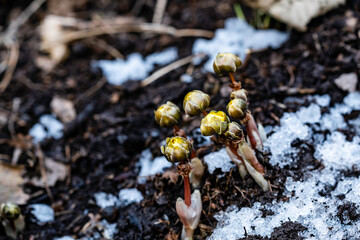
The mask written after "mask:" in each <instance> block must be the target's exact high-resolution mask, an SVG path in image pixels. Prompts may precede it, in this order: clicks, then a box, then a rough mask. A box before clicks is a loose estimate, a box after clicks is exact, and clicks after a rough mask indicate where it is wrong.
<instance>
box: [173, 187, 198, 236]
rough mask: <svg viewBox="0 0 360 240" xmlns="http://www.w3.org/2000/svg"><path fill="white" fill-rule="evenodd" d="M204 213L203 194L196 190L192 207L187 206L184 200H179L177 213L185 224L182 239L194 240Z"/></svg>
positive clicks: (192, 197) (192, 195)
mask: <svg viewBox="0 0 360 240" xmlns="http://www.w3.org/2000/svg"><path fill="white" fill-rule="evenodd" d="M201 211H202V202H201V194H200V192H199V190H195V191H194V193H193V194H191V205H190V206H187V205H186V204H185V202H184V200H183V199H181V198H178V199H177V201H176V213H177V214H178V215H179V218H180V220H181V222H182V224H183V228H182V233H181V239H182V240H185V239H187V240H190V239H193V235H194V231H195V229H196V228H197V226H198V225H199V221H200V217H201Z"/></svg>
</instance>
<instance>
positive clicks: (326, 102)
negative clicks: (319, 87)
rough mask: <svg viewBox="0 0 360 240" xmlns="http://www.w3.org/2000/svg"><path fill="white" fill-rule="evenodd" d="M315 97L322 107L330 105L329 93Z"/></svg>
mask: <svg viewBox="0 0 360 240" xmlns="http://www.w3.org/2000/svg"><path fill="white" fill-rule="evenodd" d="M314 99H315V101H316V103H317V104H318V105H319V106H321V107H327V106H329V105H330V101H331V98H330V96H329V95H327V94H325V95H321V96H320V95H315V96H314Z"/></svg>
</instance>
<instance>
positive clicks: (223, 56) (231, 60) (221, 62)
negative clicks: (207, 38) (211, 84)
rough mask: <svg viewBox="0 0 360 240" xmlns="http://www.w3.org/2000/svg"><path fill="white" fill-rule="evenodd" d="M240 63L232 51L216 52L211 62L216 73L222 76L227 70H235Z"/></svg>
mask: <svg viewBox="0 0 360 240" xmlns="http://www.w3.org/2000/svg"><path fill="white" fill-rule="evenodd" d="M241 65H242V62H241V59H240V58H239V57H238V56H236V55H234V54H232V53H218V55H216V58H215V61H214V64H213V68H214V72H215V73H216V74H217V75H219V76H222V75H224V74H227V73H229V72H231V73H233V72H236V69H238V68H239V67H240V66H241Z"/></svg>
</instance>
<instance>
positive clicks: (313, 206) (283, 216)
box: [209, 93, 360, 239]
mask: <svg viewBox="0 0 360 240" xmlns="http://www.w3.org/2000/svg"><path fill="white" fill-rule="evenodd" d="M324 99H325V98H324ZM320 102H321V105H322V106H328V104H329V102H330V101H329V100H326V101H325V100H324V102H322V101H320ZM344 102H345V104H346V105H347V106H349V107H351V108H350V112H351V111H352V110H355V109H357V108H358V107H359V106H358V105H357V103H358V102H360V94H358V93H356V94H352V93H350V94H349V95H348V96H347V97H346V98H345V99H344ZM317 103H319V102H318V101H317ZM310 109H312V110H313V111H314V112H312V113H309V115H311V116H315V117H314V118H311V120H310V121H309V119H307V120H306V121H305V122H306V123H307V124H308V125H309V127H307V126H306V125H305V124H304V122H303V121H301V119H300V118H301V117H299V113H300V112H307V111H310ZM330 111H331V112H332V113H331V114H324V115H322V116H321V119H319V117H318V109H317V108H316V107H315V106H312V105H310V106H309V107H307V108H306V109H305V108H302V109H300V110H299V111H298V112H297V113H288V114H284V116H283V117H282V119H281V125H280V126H279V127H275V128H274V133H273V134H272V135H271V136H270V137H269V139H268V141H267V143H266V144H267V147H268V149H269V150H271V152H272V154H273V156H272V157H271V163H272V164H279V165H280V166H282V165H284V164H285V163H286V162H288V163H291V162H292V161H293V159H292V158H291V155H288V154H280V151H282V150H285V151H287V152H297V149H294V148H292V147H291V146H290V147H289V146H288V145H287V146H286V147H285V148H284V147H283V142H284V141H286V142H287V140H286V138H287V136H290V138H291V139H294V136H297V137H300V138H302V139H306V141H307V142H308V143H309V144H312V145H313V146H314V147H315V153H314V157H315V158H316V159H318V160H319V161H321V162H322V163H323V165H324V169H321V170H312V171H310V170H308V169H304V171H306V174H305V175H306V177H305V179H304V181H295V180H293V179H292V178H290V177H289V178H288V179H287V180H286V183H285V187H286V190H285V195H286V196H287V197H289V200H288V201H286V202H282V201H280V202H276V201H273V202H271V203H268V204H266V205H265V206H264V205H261V204H260V203H258V202H257V203H255V204H254V205H253V206H252V207H251V208H249V207H244V208H241V209H239V208H237V207H236V206H231V207H229V208H228V209H227V210H226V211H225V212H220V213H218V214H217V215H216V216H215V218H216V219H217V220H218V224H217V227H216V229H214V232H213V234H212V236H210V237H209V239H238V238H243V237H245V230H244V228H245V229H246V232H247V234H248V235H260V236H263V237H270V234H271V233H272V232H273V230H274V228H275V227H279V226H281V224H282V223H284V222H286V221H293V222H295V221H296V222H298V223H300V224H302V225H303V226H305V227H307V228H308V230H306V231H304V232H302V233H301V234H300V235H301V236H303V237H304V238H305V239H359V238H360V222H359V221H355V222H351V219H349V218H348V217H347V216H346V215H343V217H344V220H345V221H346V223H344V224H342V223H341V221H340V219H339V217H338V216H337V214H338V206H340V205H342V204H345V203H354V204H355V206H356V207H357V208H359V207H360V201H359V195H360V179H359V178H356V177H344V176H343V174H342V173H341V171H342V170H351V169H352V167H353V166H354V165H355V166H357V167H359V164H360V137H359V136H355V137H353V139H352V140H351V141H348V140H346V138H345V136H344V134H343V133H341V132H340V131H337V130H336V129H340V128H341V129H345V128H349V127H351V126H349V125H348V124H347V123H345V121H344V119H343V118H342V119H341V120H340V123H344V124H341V125H340V127H337V128H332V129H330V130H331V132H330V133H329V134H328V135H327V136H326V137H325V138H321V137H319V135H320V134H312V128H316V126H315V125H316V124H319V123H320V124H322V122H323V119H324V117H325V118H326V119H327V120H328V121H333V122H337V123H339V115H340V116H341V117H342V115H341V114H342V113H341V112H342V111H343V110H342V108H339V107H337V106H334V107H333V108H331V109H330ZM300 116H301V115H300ZM315 119H316V120H317V121H315ZM290 126H293V127H294V128H295V129H299V128H301V129H303V130H304V133H303V134H300V132H299V131H298V130H289V128H290ZM289 131H290V132H289ZM286 133H288V134H289V135H286ZM280 136H282V137H283V138H281V137H280ZM270 142H272V143H270ZM276 145H277V148H276ZM273 151H274V152H275V153H276V159H273V158H274V156H275V155H274V152H273ZM224 154H226V153H225V152H224ZM336 183H337V184H336ZM325 187H327V188H329V187H332V188H333V190H330V191H327V194H328V195H326V194H321V192H322V191H324V189H325ZM339 195H342V196H345V198H344V199H342V198H339V197H338V196H339ZM263 208H265V209H267V210H271V211H273V212H274V214H273V215H267V216H266V217H265V218H262V217H261V215H262V212H261V211H260V209H263ZM359 213H360V211H359V209H358V214H359ZM349 223H350V224H349Z"/></svg>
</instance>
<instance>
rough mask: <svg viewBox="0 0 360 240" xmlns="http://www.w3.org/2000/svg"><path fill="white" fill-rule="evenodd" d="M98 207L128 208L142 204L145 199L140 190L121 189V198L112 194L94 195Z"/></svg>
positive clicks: (100, 193)
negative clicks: (132, 204) (133, 204)
mask: <svg viewBox="0 0 360 240" xmlns="http://www.w3.org/2000/svg"><path fill="white" fill-rule="evenodd" d="M94 198H95V201H96V205H98V206H99V207H101V208H106V207H112V206H121V207H126V206H128V205H129V204H131V203H138V202H141V201H142V200H143V199H144V197H143V195H142V194H141V192H140V191H139V190H137V189H136V188H127V189H121V190H120V192H119V197H117V196H115V195H113V194H111V193H104V192H98V193H95V194H94Z"/></svg>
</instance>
